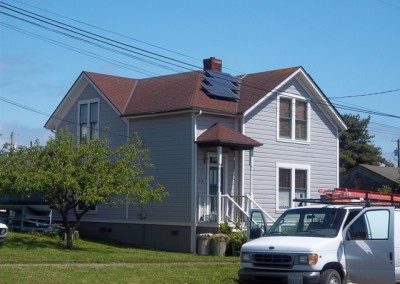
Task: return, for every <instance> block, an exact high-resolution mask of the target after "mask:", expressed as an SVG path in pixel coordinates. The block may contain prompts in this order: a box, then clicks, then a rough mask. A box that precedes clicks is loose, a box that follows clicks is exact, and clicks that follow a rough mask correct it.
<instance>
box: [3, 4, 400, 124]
mask: <svg viewBox="0 0 400 284" xmlns="http://www.w3.org/2000/svg"><path fill="white" fill-rule="evenodd" d="M0 3H3V4H6V5H9V4H7V3H4V2H0ZM0 6H1V5H0ZM9 6H12V5H9ZM2 7H3V8H4V6H2ZM13 7H15V6H13ZM5 8H6V9H10V8H9V7H5ZM16 8H17V9H21V8H18V7H16ZM11 10H13V11H14V9H11ZM21 10H24V9H21ZM24 11H26V10H24ZM26 12H28V13H31V14H35V15H37V14H36V13H32V12H29V11H26ZM2 13H3V14H8V13H4V12H2ZM16 13H18V14H23V15H26V14H25V13H22V12H19V11H16ZM10 16H11V17H14V18H18V19H20V20H22V21H25V22H28V23H30V24H33V25H36V26H39V27H42V28H45V29H47V30H49V29H50V28H49V27H45V26H43V25H39V24H38V23H34V22H32V21H28V20H26V19H22V18H20V17H16V16H15V15H10ZM26 16H28V17H30V18H34V19H36V20H39V21H41V22H45V23H47V24H50V25H53V26H56V27H58V28H60V29H64V30H67V31H70V32H72V33H75V34H78V35H80V36H84V37H88V36H87V35H85V34H83V33H82V32H84V33H88V34H92V35H94V36H97V37H100V38H103V39H105V40H99V39H97V38H95V37H89V38H91V39H92V40H96V41H100V42H101V43H102V44H108V45H111V46H114V47H115V48H122V49H124V48H123V47H121V46H118V45H116V44H112V43H111V44H110V43H109V42H107V41H106V40H108V41H111V42H115V43H118V44H121V45H123V46H127V47H129V48H134V49H136V47H133V46H131V45H127V44H124V43H121V42H119V41H114V40H112V39H109V38H106V37H103V36H100V35H97V34H94V33H91V32H88V31H84V30H82V29H80V28H76V27H73V28H74V29H77V30H79V31H82V32H76V31H73V30H70V29H67V28H65V27H61V26H59V25H60V24H61V25H66V26H68V27H72V26H71V25H67V24H64V23H61V22H59V21H55V20H52V19H49V18H47V17H43V16H40V15H37V16H39V17H42V18H46V19H48V20H50V21H54V22H56V23H58V24H57V25H55V24H53V23H50V22H48V21H44V20H41V19H38V18H37V17H33V16H31V15H26ZM52 31H54V32H57V33H60V34H63V35H65V36H68V37H71V38H75V39H77V40H82V41H87V40H85V39H82V38H79V37H77V36H74V35H70V34H67V33H64V32H61V31H57V30H54V29H52ZM47 40H49V39H47ZM51 41H53V40H51ZM54 42H56V41H54ZM89 43H90V44H93V45H95V46H97V47H100V48H103V49H106V50H109V51H112V52H116V53H119V54H121V55H124V56H131V55H129V54H126V53H125V52H120V51H118V50H113V49H110V48H107V47H105V46H102V45H100V44H96V43H93V42H89ZM65 46H66V45H65ZM65 46H64V47H65ZM125 49H126V50H127V51H129V52H133V51H132V50H128V49H127V48H125ZM71 50H73V51H76V52H81V53H82V50H80V51H79V49H78V48H73V49H71ZM139 50H142V51H146V50H143V49H139ZM146 52H147V51H146ZM149 53H150V54H155V55H158V54H156V53H152V52H149ZM82 54H84V55H87V56H92V57H93V54H92V55H90V54H91V53H90V52H85V53H82ZM139 55H141V56H145V57H149V56H147V55H143V54H141V53H139ZM161 57H163V58H168V59H169V60H170V59H171V58H169V57H164V56H162V55H161ZM94 58H97V57H94ZM133 58H134V59H137V60H140V61H142V62H145V63H148V64H152V65H155V66H157V67H163V68H166V69H169V70H171V68H170V67H168V66H163V65H160V64H158V65H157V64H155V63H154V62H149V60H148V61H146V60H143V59H142V58H135V57H133ZM97 59H100V60H102V59H101V58H97ZM150 59H153V60H157V61H160V59H158V58H153V57H150ZM172 60H174V59H172ZM176 61H177V62H179V63H184V64H186V63H185V62H182V61H179V60H176ZM107 62H109V63H113V62H110V61H107ZM116 63H117V65H118V62H116ZM164 63H167V64H172V65H175V66H178V67H180V68H186V69H187V70H190V71H197V72H198V70H192V69H189V68H187V67H183V66H179V65H176V64H174V63H171V62H164ZM187 65H188V66H192V67H193V66H195V65H192V64H187ZM119 66H121V65H119ZM195 67H196V68H197V66H195ZM136 69H140V68H136ZM136 71H138V70H136ZM174 71H177V70H174ZM138 72H139V71H138ZM239 84H242V85H245V86H247V87H250V88H254V89H258V90H262V91H266V92H267V91H268V92H277V93H279V92H281V91H280V90H266V89H263V88H261V87H260V86H258V85H257V84H252V83H251V82H246V84H243V83H242V82H239ZM395 91H397V90H390V91H384V92H379V93H380V94H383V93H389V92H395ZM286 93H288V92H287V91H286ZM374 94H378V93H371V94H365V95H357V96H366V95H374ZM345 97H351V96H344V97H331V98H345ZM309 101H310V102H314V103H316V104H324V105H330V104H329V103H326V102H322V101H316V100H309ZM332 105H334V106H335V107H337V108H339V109H345V110H349V111H356V112H362V113H368V114H373V115H381V116H387V117H393V118H400V116H397V115H391V114H387V113H383V112H377V111H373V110H368V109H365V108H360V107H357V108H354V107H349V106H346V105H341V104H332Z"/></svg>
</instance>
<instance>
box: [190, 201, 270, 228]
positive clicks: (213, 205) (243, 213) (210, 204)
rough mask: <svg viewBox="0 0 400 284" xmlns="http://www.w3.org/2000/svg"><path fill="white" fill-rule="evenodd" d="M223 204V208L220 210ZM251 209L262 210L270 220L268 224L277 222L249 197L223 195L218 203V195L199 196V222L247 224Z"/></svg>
mask: <svg viewBox="0 0 400 284" xmlns="http://www.w3.org/2000/svg"><path fill="white" fill-rule="evenodd" d="M218 204H221V208H218ZM251 208H257V209H260V210H261V211H262V212H263V213H264V215H265V216H266V217H267V218H268V220H267V222H268V223H273V222H275V219H274V218H272V217H271V215H269V214H268V213H267V212H266V211H265V210H264V209H263V208H261V206H260V205H259V204H258V203H257V202H255V201H254V200H253V199H252V198H251V197H250V196H249V195H242V196H230V195H228V194H223V195H221V202H218V196H217V195H205V194H202V195H199V196H198V221H200V222H213V223H217V224H219V223H222V222H238V221H242V222H245V221H246V220H247V218H248V217H249V212H250V209H251Z"/></svg>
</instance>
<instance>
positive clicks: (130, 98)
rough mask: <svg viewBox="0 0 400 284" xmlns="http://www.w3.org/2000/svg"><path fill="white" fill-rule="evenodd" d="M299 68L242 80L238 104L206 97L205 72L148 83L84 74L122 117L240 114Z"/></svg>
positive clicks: (160, 78) (146, 80) (148, 79)
mask: <svg viewBox="0 0 400 284" xmlns="http://www.w3.org/2000/svg"><path fill="white" fill-rule="evenodd" d="M298 68H299V67H293V68H287V69H280V70H275V71H268V72H262V73H256V74H248V75H246V76H244V78H243V79H242V80H241V83H240V92H239V94H238V95H239V97H240V100H239V101H237V102H235V101H228V100H221V99H218V98H213V97H210V96H208V95H207V94H206V93H205V91H203V89H202V87H201V83H202V82H203V76H204V72H202V71H193V72H187V73H180V74H174V75H168V76H160V77H153V78H147V79H131V78H123V77H117V76H110V75H103V74H97V73H91V72H84V73H85V74H86V75H87V76H88V77H89V79H90V80H91V81H92V82H93V83H94V84H95V85H96V86H97V88H99V89H100V91H101V92H102V93H103V94H104V95H105V96H106V97H107V98H108V99H109V100H110V101H111V103H112V104H113V105H114V106H115V107H116V108H117V109H118V110H119V111H120V112H121V114H122V115H124V116H132V115H140V114H149V113H161V112H169V111H177V110H185V109H202V110H205V111H215V112H220V113H228V114H242V113H244V112H245V111H246V110H248V109H249V108H250V107H252V106H253V105H254V104H255V103H257V102H258V101H259V100H260V99H262V98H263V97H264V96H265V95H266V94H268V93H269V91H271V90H273V89H274V88H275V87H276V86H278V85H279V84H280V83H282V82H283V81H284V80H285V79H286V78H288V77H289V76H290V75H291V74H292V73H293V72H295V71H296V70H297V69H298Z"/></svg>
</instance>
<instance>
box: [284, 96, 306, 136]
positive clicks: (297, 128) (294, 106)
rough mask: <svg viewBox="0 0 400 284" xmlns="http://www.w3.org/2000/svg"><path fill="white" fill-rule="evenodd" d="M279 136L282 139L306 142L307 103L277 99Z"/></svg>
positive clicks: (291, 99) (290, 99) (289, 99)
mask: <svg viewBox="0 0 400 284" xmlns="http://www.w3.org/2000/svg"><path fill="white" fill-rule="evenodd" d="M278 110H279V127H278V129H279V134H278V137H279V138H282V139H289V140H297V141H308V140H309V139H308V137H309V136H308V132H309V129H308V128H309V119H308V103H307V102H306V101H302V100H298V99H295V98H286V97H280V98H279V109H278Z"/></svg>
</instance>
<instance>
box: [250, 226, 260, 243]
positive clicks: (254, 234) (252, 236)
mask: <svg viewBox="0 0 400 284" xmlns="http://www.w3.org/2000/svg"><path fill="white" fill-rule="evenodd" d="M261 236H262V230H261V228H253V229H251V230H250V239H252V240H253V239H258V238H260V237H261Z"/></svg>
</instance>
